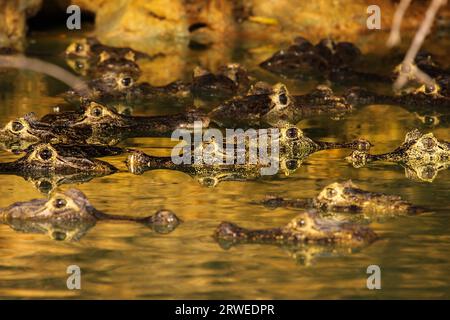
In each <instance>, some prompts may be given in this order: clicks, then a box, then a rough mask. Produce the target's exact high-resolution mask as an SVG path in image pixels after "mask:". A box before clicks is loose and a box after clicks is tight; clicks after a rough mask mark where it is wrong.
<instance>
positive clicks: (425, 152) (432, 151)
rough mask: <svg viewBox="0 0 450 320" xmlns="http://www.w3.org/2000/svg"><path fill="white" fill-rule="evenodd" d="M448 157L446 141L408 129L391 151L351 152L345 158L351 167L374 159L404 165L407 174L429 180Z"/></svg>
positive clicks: (446, 166) (449, 146) (448, 149)
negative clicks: (399, 142)
mask: <svg viewBox="0 0 450 320" xmlns="http://www.w3.org/2000/svg"><path fill="white" fill-rule="evenodd" d="M449 159H450V142H446V141H439V140H437V139H436V138H435V137H434V135H433V134H432V133H427V134H422V133H421V132H420V131H419V130H417V129H416V130H413V131H410V132H408V133H407V134H406V138H405V141H404V142H403V143H402V144H401V145H400V146H399V147H398V148H396V149H395V150H393V151H391V152H388V153H383V154H377V155H373V154H369V153H367V152H365V151H353V153H352V154H351V155H350V156H348V157H347V158H346V160H347V161H348V162H350V163H351V164H352V165H353V166H354V167H355V168H360V167H363V166H365V165H366V164H367V163H369V162H374V161H386V162H395V163H399V164H401V165H403V166H404V167H405V168H406V173H407V176H408V177H410V178H417V179H420V180H423V181H430V182H431V181H433V179H434V178H435V177H436V175H437V173H438V171H440V170H444V169H447V168H448V165H449V163H450V160H449Z"/></svg>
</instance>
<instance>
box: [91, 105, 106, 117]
mask: <svg viewBox="0 0 450 320" xmlns="http://www.w3.org/2000/svg"><path fill="white" fill-rule="evenodd" d="M102 114H103V111H102V108H100V107H95V108H93V109H92V110H91V116H94V117H100V116H101V115H102Z"/></svg>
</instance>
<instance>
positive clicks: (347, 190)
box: [313, 180, 425, 215]
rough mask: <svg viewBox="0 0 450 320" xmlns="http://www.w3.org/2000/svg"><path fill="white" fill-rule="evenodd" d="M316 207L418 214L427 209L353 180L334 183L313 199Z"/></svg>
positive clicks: (333, 209)
mask: <svg viewBox="0 0 450 320" xmlns="http://www.w3.org/2000/svg"><path fill="white" fill-rule="evenodd" d="M313 202H314V205H315V207H317V208H319V209H321V210H325V211H339V212H342V211H344V212H349V213H374V214H387V215H389V214H418V213H421V212H424V211H425V209H423V208H421V207H417V206H414V205H412V204H411V203H409V202H407V201H405V200H403V199H402V198H401V197H400V196H397V195H388V194H384V193H378V192H370V191H366V190H363V189H361V188H359V187H358V186H357V185H355V184H354V183H353V182H352V181H350V180H348V181H346V182H343V183H339V182H335V183H332V184H330V185H328V186H326V187H325V188H323V190H322V191H321V192H320V193H319V195H318V196H317V197H316V198H314V199H313Z"/></svg>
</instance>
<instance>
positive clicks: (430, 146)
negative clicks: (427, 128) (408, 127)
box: [404, 130, 450, 165]
mask: <svg viewBox="0 0 450 320" xmlns="http://www.w3.org/2000/svg"><path fill="white" fill-rule="evenodd" d="M404 145H407V148H406V150H405V155H404V158H405V162H407V163H408V164H410V165H411V164H417V165H423V164H430V163H440V162H448V159H449V157H450V143H448V142H441V141H439V140H438V139H436V137H435V136H434V135H433V133H431V132H430V133H427V134H422V133H421V132H420V131H419V130H413V131H410V132H408V133H407V134H406V138H405V142H404Z"/></svg>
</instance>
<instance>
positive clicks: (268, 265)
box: [0, 35, 450, 299]
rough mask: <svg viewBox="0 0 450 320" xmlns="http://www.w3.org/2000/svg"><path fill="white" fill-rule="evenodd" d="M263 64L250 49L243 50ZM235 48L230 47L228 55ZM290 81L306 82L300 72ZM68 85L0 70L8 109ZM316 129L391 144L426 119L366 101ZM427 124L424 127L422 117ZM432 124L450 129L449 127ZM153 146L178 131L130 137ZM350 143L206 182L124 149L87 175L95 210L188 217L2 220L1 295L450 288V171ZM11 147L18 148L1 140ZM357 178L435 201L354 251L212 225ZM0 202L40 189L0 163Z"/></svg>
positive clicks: (257, 295) (44, 99)
mask: <svg viewBox="0 0 450 320" xmlns="http://www.w3.org/2000/svg"><path fill="white" fill-rule="evenodd" d="M32 40H33V41H35V43H32V45H31V48H32V49H33V50H35V51H34V52H35V53H36V52H41V53H42V52H44V53H51V54H53V55H49V56H48V55H44V56H42V58H43V59H46V60H51V61H54V62H57V63H59V64H61V65H64V62H63V61H62V60H61V59H60V58H59V57H57V56H56V53H58V52H60V51H61V50H62V49H63V48H64V47H65V45H66V44H67V41H68V39H64V38H63V39H61V38H60V37H59V36H58V35H56V36H55V35H51V36H46V35H34V36H33V37H32ZM236 57H237V58H238V59H239V60H240V61H242V62H243V63H244V64H246V65H247V66H248V67H249V68H250V69H251V70H254V71H255V73H256V74H258V75H262V76H265V77H267V78H266V79H267V80H269V81H272V82H274V81H281V79H278V78H276V77H274V76H270V75H267V74H265V73H264V72H262V71H261V70H256V69H255V68H256V67H255V62H256V61H254V60H252V59H251V58H249V57H248V56H246V55H245V54H244V55H237V56H236ZM223 62H226V61H223ZM287 83H288V85H289V88H293V89H294V90H298V91H302V90H306V88H307V87H306V86H300V85H299V84H298V83H295V81H288V82H287ZM63 90H64V87H63V86H62V85H61V84H59V83H58V82H57V81H56V80H53V79H49V78H47V77H45V76H43V75H39V74H35V73H32V72H27V71H19V72H18V71H8V72H6V73H0V105H1V107H0V123H1V124H2V125H3V124H4V123H6V122H7V121H9V120H11V119H13V118H15V117H18V116H21V115H23V114H25V113H26V112H30V111H34V112H36V113H37V114H38V115H39V116H42V115H44V114H46V113H48V112H51V111H52V107H53V106H54V105H56V104H57V103H61V102H62V101H61V99H59V98H57V97H55V96H56V95H57V94H58V93H60V92H62V91H63ZM164 112H173V110H169V109H168V108H167V107H162V106H156V107H155V108H148V107H144V106H137V108H136V109H135V114H155V113H160V114H161V113H164ZM299 127H301V128H302V129H304V130H305V132H306V134H307V135H308V136H310V137H312V138H316V139H323V140H328V141H340V140H349V139H353V138H356V137H365V138H367V139H369V140H370V141H371V142H372V143H373V144H375V148H374V150H373V152H376V153H378V152H386V151H390V150H392V149H393V148H395V147H396V146H397V145H399V144H400V143H401V142H402V141H403V139H404V135H405V133H406V132H407V131H409V130H411V129H413V128H416V127H418V128H421V127H420V123H419V122H417V119H416V118H415V116H414V115H413V114H411V113H409V112H408V111H406V110H405V109H403V108H401V107H396V106H370V107H365V108H360V109H359V110H357V111H355V112H354V113H352V114H351V115H349V116H347V117H345V119H342V120H339V121H330V120H326V119H316V120H309V121H302V122H300V123H299ZM422 129H423V128H422ZM423 130H424V131H429V130H432V131H433V133H434V134H435V135H436V136H437V137H438V138H440V139H445V140H450V132H449V130H448V128H436V129H426V128H425V129H423ZM122 145H125V146H134V147H139V148H140V149H143V150H144V151H145V152H148V153H152V154H161V152H166V151H168V150H161V149H160V148H153V149H152V148H146V147H145V146H149V145H151V146H152V147H157V146H170V143H168V140H157V139H133V140H132V141H127V142H126V143H124V144H122ZM347 154H348V151H323V152H319V153H317V154H314V155H312V156H311V157H309V158H308V159H306V160H305V162H304V163H303V166H302V167H301V168H299V169H298V170H297V171H296V172H295V173H294V174H292V175H290V176H289V177H280V176H278V177H268V178H265V179H261V180H258V181H247V182H223V183H220V184H219V185H218V186H216V187H215V188H206V187H202V186H201V185H200V184H198V183H197V182H196V181H195V180H194V179H192V178H191V177H189V176H187V175H185V174H183V173H179V172H173V171H170V172H169V171H163V170H157V171H149V172H146V173H145V174H143V175H141V176H136V175H133V174H131V173H127V172H125V169H126V167H125V166H124V164H123V160H124V156H118V157H114V158H108V159H107V160H108V161H110V162H111V163H113V164H114V165H116V166H118V167H119V168H121V169H123V170H122V171H123V172H119V173H117V174H114V175H111V176H107V177H103V178H96V179H94V180H92V181H91V182H88V183H85V184H79V185H63V186H62V187H61V189H63V190H64V189H67V188H70V187H76V188H79V189H80V190H82V191H83V192H84V193H85V194H86V195H87V196H88V198H89V199H90V201H91V203H92V204H93V205H94V206H95V207H96V208H97V209H99V210H102V211H105V212H108V213H110V214H127V215H141V216H144V215H150V214H153V213H154V212H155V211H156V210H157V209H160V208H167V209H170V210H172V211H174V212H175V213H176V214H177V215H178V216H179V217H180V218H181V219H182V220H183V221H184V222H183V223H182V224H181V225H180V226H179V227H178V228H177V229H176V230H175V231H173V232H172V233H170V234H157V233H154V232H152V231H151V230H150V229H148V228H146V227H145V226H141V225H137V224H133V223H117V222H99V223H98V224H97V225H96V226H95V227H94V228H93V229H91V230H90V231H89V232H88V233H87V234H86V235H85V236H84V237H83V238H82V239H81V240H80V241H78V242H70V241H66V242H58V241H55V240H52V239H51V238H50V237H48V236H47V235H42V234H25V233H20V232H16V231H14V230H12V229H11V228H9V227H8V226H6V225H0V298H94V299H97V298H119V299H123V298H156V299H158V298H169V299H172V298H186V299H189V298H193V299H196V298H205V299H214V298H215V299H223V298H225V299H233V298H236V299H240V298H247V299H270V298H276V299H305V298H333V299H334V298H450V284H449V282H450V214H449V213H450V202H449V191H450V179H449V178H450V172H449V170H444V171H441V172H440V173H439V175H438V176H437V177H436V179H435V180H434V181H433V182H432V183H426V182H418V181H412V180H409V179H407V178H406V177H405V175H404V169H403V168H402V167H400V166H397V165H386V164H375V165H370V166H368V167H366V168H361V169H355V168H353V167H351V166H350V165H348V164H347V163H346V162H345V161H344V160H343V158H344V157H345V156H346V155H347ZM0 158H1V161H9V160H11V159H13V158H14V156H12V155H10V154H9V153H6V152H4V151H1V153H0ZM347 179H352V180H353V181H354V182H355V183H357V184H359V185H360V186H361V187H363V188H364V189H368V190H371V191H382V192H388V193H394V194H399V195H401V196H402V197H404V198H405V199H407V200H409V201H411V202H413V203H415V204H417V205H422V206H426V207H431V208H433V212H432V213H430V214H427V215H422V216H415V217H396V218H392V219H387V220H385V221H374V222H372V223H371V224H370V226H371V227H373V228H374V229H375V231H376V232H377V233H379V234H380V236H381V240H379V241H377V242H375V243H374V244H372V245H370V246H368V247H365V248H363V249H362V250H360V251H358V252H353V253H351V252H345V251H344V252H339V253H337V254H327V253H326V252H323V253H321V252H320V248H314V247H310V248H308V247H307V248H303V249H298V251H297V252H296V251H295V250H294V249H287V248H282V247H278V246H270V245H241V246H236V247H232V248H231V249H229V250H225V249H222V248H221V247H220V246H219V245H218V244H217V243H216V242H215V241H214V240H213V239H212V237H211V236H212V233H213V231H214V229H215V227H216V226H217V225H218V224H219V223H220V222H221V221H223V220H228V221H233V222H236V223H238V224H240V225H242V226H247V227H258V228H264V227H270V226H280V225H283V224H285V223H286V222H287V221H289V220H290V219H291V218H292V217H294V216H295V215H296V211H295V210H289V209H276V210H270V209H267V208H264V207H261V206H257V205H252V204H250V203H249V202H250V201H252V200H258V199H261V198H263V197H264V196H265V195H266V194H267V193H275V194H280V195H283V196H286V197H312V196H314V195H316V194H317V193H318V191H319V190H320V189H322V188H323V186H325V185H327V184H329V183H331V182H334V181H343V180H347ZM0 195H1V197H0V207H5V206H8V205H10V204H12V203H13V202H16V201H25V200H29V199H32V198H41V197H43V195H42V194H41V193H39V191H38V190H37V189H35V188H34V186H33V184H32V183H31V182H29V181H25V180H24V179H23V178H21V177H18V176H12V175H0ZM72 264H75V265H78V266H80V268H81V270H82V284H81V285H82V289H81V290H73V291H71V290H68V289H67V287H66V279H67V276H68V275H67V274H66V268H67V266H69V265H72ZM372 264H376V265H379V266H380V267H381V271H382V289H381V290H368V289H367V288H366V279H367V274H366V268H367V266H369V265H372Z"/></svg>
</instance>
